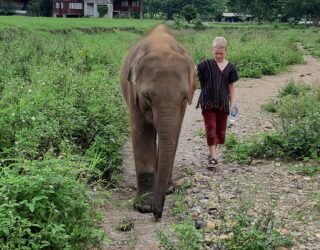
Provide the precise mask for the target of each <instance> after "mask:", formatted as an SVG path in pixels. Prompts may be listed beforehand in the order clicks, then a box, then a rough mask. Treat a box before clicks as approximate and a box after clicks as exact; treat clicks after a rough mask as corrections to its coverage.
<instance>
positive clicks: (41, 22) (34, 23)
mask: <svg viewBox="0 0 320 250" xmlns="http://www.w3.org/2000/svg"><path fill="white" fill-rule="evenodd" d="M156 23H159V21H154V20H138V19H106V18H70V19H65V18H47V17H20V16H0V27H9V28H13V27H14V28H22V29H28V30H40V29H48V30H52V29H72V28H77V27H136V28H140V29H148V28H151V27H153V26H154V25H155V24H156Z"/></svg>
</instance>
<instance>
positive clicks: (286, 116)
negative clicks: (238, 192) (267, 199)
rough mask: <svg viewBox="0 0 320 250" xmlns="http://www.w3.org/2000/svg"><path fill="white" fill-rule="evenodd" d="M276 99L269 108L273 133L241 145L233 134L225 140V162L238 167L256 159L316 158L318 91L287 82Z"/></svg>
mask: <svg viewBox="0 0 320 250" xmlns="http://www.w3.org/2000/svg"><path fill="white" fill-rule="evenodd" d="M279 96H280V99H279V100H278V101H276V102H275V104H274V106H272V108H273V109H272V110H275V111H276V115H277V123H276V131H271V132H267V133H262V134H260V136H256V137H251V138H248V139H246V140H244V141H243V142H239V140H238V139H237V138H236V137H235V136H234V135H232V134H231V135H229V136H228V137H227V141H226V149H227V152H226V156H225V158H226V159H227V160H229V161H237V162H239V163H242V164H247V163H250V161H251V160H252V159H253V158H255V157H257V158H271V159H272V158H278V157H280V158H286V159H294V160H304V159H319V157H320V145H319V141H320V127H319V126H318V124H319V123H320V112H319V106H320V88H319V87H314V88H313V89H310V87H309V86H306V85H299V86H297V85H296V84H294V83H290V84H288V85H287V86H285V87H284V88H283V89H282V90H281V91H280V94H279Z"/></svg>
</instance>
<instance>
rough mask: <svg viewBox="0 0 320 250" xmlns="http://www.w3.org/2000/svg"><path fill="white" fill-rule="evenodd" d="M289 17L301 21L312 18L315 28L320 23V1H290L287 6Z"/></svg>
mask: <svg viewBox="0 0 320 250" xmlns="http://www.w3.org/2000/svg"><path fill="white" fill-rule="evenodd" d="M286 9H287V13H288V15H290V16H291V17H295V18H296V19H300V18H302V17H310V18H311V20H312V21H313V24H314V25H315V26H319V21H320V0H288V1H287V4H286Z"/></svg>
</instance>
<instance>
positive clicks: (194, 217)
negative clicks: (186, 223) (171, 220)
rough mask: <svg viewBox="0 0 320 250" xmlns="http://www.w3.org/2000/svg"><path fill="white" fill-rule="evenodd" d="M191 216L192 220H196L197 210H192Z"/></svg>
mask: <svg viewBox="0 0 320 250" xmlns="http://www.w3.org/2000/svg"><path fill="white" fill-rule="evenodd" d="M191 217H192V219H193V220H196V219H198V218H199V214H198V213H197V212H192V214H191Z"/></svg>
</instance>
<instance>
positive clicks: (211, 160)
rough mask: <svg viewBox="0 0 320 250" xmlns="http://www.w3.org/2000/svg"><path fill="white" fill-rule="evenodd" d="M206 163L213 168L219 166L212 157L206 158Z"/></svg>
mask: <svg viewBox="0 0 320 250" xmlns="http://www.w3.org/2000/svg"><path fill="white" fill-rule="evenodd" d="M208 163H209V165H212V166H215V165H218V164H219V162H218V160H217V159H215V158H213V157H211V156H210V157H209V158H208Z"/></svg>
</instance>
